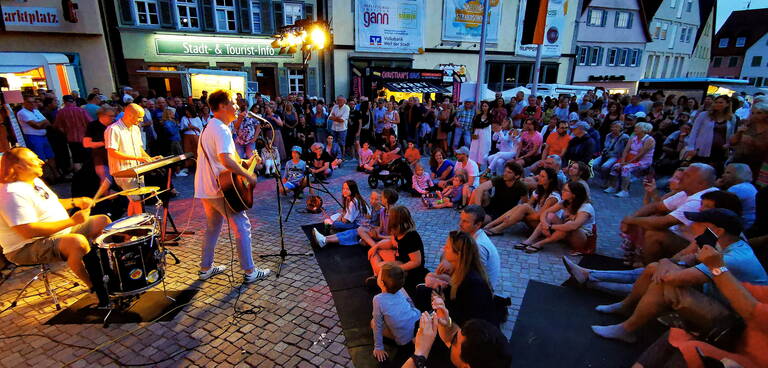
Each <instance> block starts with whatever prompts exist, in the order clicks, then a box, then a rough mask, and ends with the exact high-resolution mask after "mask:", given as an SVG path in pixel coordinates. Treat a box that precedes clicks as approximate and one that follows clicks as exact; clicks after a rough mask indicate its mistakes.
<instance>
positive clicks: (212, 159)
mask: <svg viewBox="0 0 768 368" xmlns="http://www.w3.org/2000/svg"><path fill="white" fill-rule="evenodd" d="M236 152H237V150H236V149H235V141H233V140H232V131H231V130H230V129H229V127H228V126H227V124H224V123H223V122H222V121H221V120H219V119H216V118H212V119H211V120H209V121H208V126H207V127H205V130H203V133H202V134H200V144H198V145H197V157H198V159H197V173H196V174H195V198H221V197H223V196H224V194H222V193H221V187H220V186H219V180H218V178H219V174H220V173H221V172H222V171H224V170H226V168H225V167H224V165H222V164H221V162H220V161H219V154H222V153H232V154H234V153H236ZM206 157H207V158H208V159H207V160H206ZM209 163H210V164H209Z"/></svg>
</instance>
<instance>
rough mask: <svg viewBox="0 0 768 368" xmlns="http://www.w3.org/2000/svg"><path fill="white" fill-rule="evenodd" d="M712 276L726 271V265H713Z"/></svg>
mask: <svg viewBox="0 0 768 368" xmlns="http://www.w3.org/2000/svg"><path fill="white" fill-rule="evenodd" d="M711 271H712V276H720V275H722V274H723V273H725V272H728V267H725V266H723V267H715V268H713V269H712V270H711Z"/></svg>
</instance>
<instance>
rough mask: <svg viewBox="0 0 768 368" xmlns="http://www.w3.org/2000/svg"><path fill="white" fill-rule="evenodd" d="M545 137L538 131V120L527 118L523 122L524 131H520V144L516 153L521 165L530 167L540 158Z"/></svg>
mask: <svg viewBox="0 0 768 368" xmlns="http://www.w3.org/2000/svg"><path fill="white" fill-rule="evenodd" d="M543 139H544V138H543V137H542V136H541V133H539V132H538V131H536V122H535V121H534V120H533V119H526V120H525V122H524V123H523V132H522V133H520V146H519V148H518V149H517V154H516V155H515V157H517V163H518V164H520V166H522V167H528V166H531V165H533V164H534V163H535V162H536V161H538V160H539V157H541V156H539V154H540V153H541V144H542V141H543Z"/></svg>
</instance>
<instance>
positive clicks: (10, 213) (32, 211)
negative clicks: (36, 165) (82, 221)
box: [0, 178, 70, 254]
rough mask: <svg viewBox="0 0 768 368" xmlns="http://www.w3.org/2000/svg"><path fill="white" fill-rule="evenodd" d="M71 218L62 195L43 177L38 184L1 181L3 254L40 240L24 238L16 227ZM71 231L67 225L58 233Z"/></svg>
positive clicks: (0, 211)
mask: <svg viewBox="0 0 768 368" xmlns="http://www.w3.org/2000/svg"><path fill="white" fill-rule="evenodd" d="M36 188H37V189H36ZM46 193H47V196H48V198H47V199H46V198H45V196H46ZM68 218H69V215H68V214H67V210H65V209H64V206H62V205H61V203H59V197H57V196H56V193H54V192H53V191H52V190H51V189H50V188H48V186H47V185H45V183H44V182H43V181H42V180H40V179H39V178H37V179H35V185H29V184H27V183H24V182H21V181H16V182H13V183H8V184H0V246H2V248H3V254H7V253H11V252H14V251H16V250H19V249H21V248H22V247H23V246H24V245H25V244H27V243H31V242H33V241H34V240H36V239H37V238H31V239H28V238H24V237H23V236H21V235H20V234H19V233H17V232H16V231H14V230H13V229H12V227H14V226H18V225H24V224H31V223H33V222H54V221H61V220H66V219H68ZM69 232H70V228H66V229H64V230H61V231H59V232H58V233H56V235H59V234H69Z"/></svg>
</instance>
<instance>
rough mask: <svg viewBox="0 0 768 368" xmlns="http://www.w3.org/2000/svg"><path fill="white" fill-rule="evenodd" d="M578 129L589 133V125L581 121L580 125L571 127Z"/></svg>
mask: <svg viewBox="0 0 768 368" xmlns="http://www.w3.org/2000/svg"><path fill="white" fill-rule="evenodd" d="M576 128H581V129H584V130H585V131H587V130H589V123H587V122H586V121H579V122H578V123H576V124H574V125H573V127H571V129H576Z"/></svg>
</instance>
